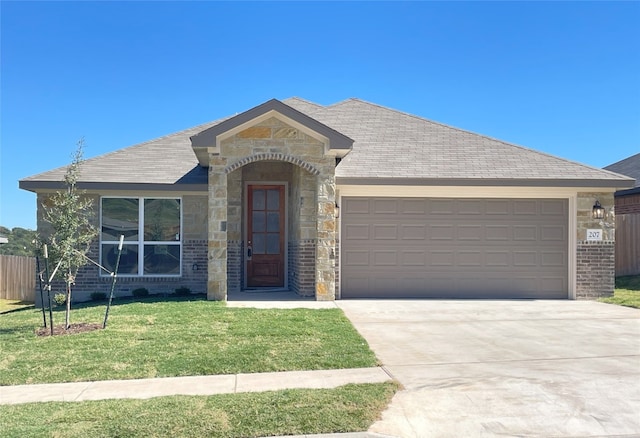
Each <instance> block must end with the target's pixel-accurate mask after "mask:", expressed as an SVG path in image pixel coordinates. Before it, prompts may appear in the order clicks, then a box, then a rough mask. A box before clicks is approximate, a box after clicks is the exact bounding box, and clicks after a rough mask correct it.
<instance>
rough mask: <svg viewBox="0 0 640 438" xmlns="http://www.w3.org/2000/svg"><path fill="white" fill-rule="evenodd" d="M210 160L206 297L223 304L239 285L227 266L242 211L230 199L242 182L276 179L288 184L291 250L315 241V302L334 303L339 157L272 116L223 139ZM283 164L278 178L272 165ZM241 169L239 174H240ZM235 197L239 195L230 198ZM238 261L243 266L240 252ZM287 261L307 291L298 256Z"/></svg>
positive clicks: (299, 282) (297, 284) (316, 141)
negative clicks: (237, 209) (230, 292)
mask: <svg viewBox="0 0 640 438" xmlns="http://www.w3.org/2000/svg"><path fill="white" fill-rule="evenodd" d="M209 162H210V164H209V255H208V260H209V278H208V286H207V290H208V292H207V296H208V298H209V299H214V300H225V299H226V298H227V291H228V289H227V288H228V287H231V284H236V282H234V281H231V278H230V276H231V275H236V274H235V272H236V271H237V270H236V268H233V267H229V266H228V263H227V261H228V260H229V259H230V257H229V247H230V242H231V241H234V240H240V241H242V240H241V239H234V238H231V237H230V236H229V234H230V233H232V231H231V230H232V229H231V227H237V226H238V224H241V223H242V213H240V214H239V215H238V214H235V213H233V212H232V211H231V210H230V209H228V208H227V205H228V204H227V200H228V199H229V198H232V199H237V198H238V196H237V193H236V187H238V184H237V183H238V181H241V182H244V181H261V180H272V181H288V182H289V193H288V196H289V202H290V204H289V205H290V207H289V220H290V221H292V220H293V221H294V222H293V223H290V229H289V234H290V235H289V243H290V247H289V251H294V253H295V252H296V251H298V249H299V248H302V246H304V247H305V248H306V247H308V245H309V242H311V241H313V242H314V243H313V244H314V245H315V263H314V271H315V272H314V276H313V278H315V281H314V283H315V284H314V290H315V296H316V299H318V300H332V299H334V298H335V254H334V253H335V218H334V205H335V178H334V175H335V159H334V158H333V157H331V156H328V155H325V151H324V145H323V144H322V143H321V142H320V141H318V140H316V139H314V138H312V137H310V136H308V135H306V134H305V133H303V132H302V131H300V130H299V129H296V128H294V127H291V126H288V125H286V124H285V123H283V122H281V121H280V120H278V119H277V118H273V117H272V118H270V119H268V120H265V121H263V122H261V123H259V124H257V125H255V126H252V127H249V128H247V129H245V130H244V131H241V132H239V133H237V134H235V135H234V136H232V137H230V138H227V139H225V140H223V141H222V142H221V152H220V154H219V155H218V154H210V155H209ZM282 165H285V166H286V170H282V171H279V172H276V173H277V175H275V176H274V174H273V173H271V171H269V169H270V168H271V169H273V168H274V167H273V166H276V167H278V166H282ZM298 168H299V170H297V169H298ZM283 169H284V168H283ZM239 171H240V172H241V176H238V175H240V174H238V172H239ZM263 172H267V173H270V175H265V174H264V173H263ZM292 191H293V192H292ZM240 192H241V193H242V184H240ZM233 193H236V195H234V196H233V197H232V194H233ZM292 193H294V195H292ZM229 205H230V204H229ZM296 206H298V209H296ZM292 212H294V213H292ZM310 212H312V213H313V214H311V213H310ZM291 227H292V228H291ZM301 245H302V246H301ZM292 248H293V249H292ZM306 251H307V250H306V249H305V252H306ZM298 253H299V251H298ZM240 258H241V261H240V264H241V265H242V263H243V262H242V254H241V256H240ZM229 263H230V261H229ZM287 263H288V265H289V267H290V270H291V271H290V273H289V278H288V280H289V281H295V282H296V283H295V284H296V286H295V287H301V288H303V289H306V287H303V286H302V285H303V284H306V283H307V282H308V281H307V280H306V279H307V278H309V276H308V275H307V274H306V273H304V275H302V274H303V273H302V272H301V271H298V270H296V269H298V268H300V267H304V266H305V264H300V263H298V261H297V258H296V257H294V258H292V257H291V256H290V257H289V260H287ZM303 270H304V269H303ZM293 273H295V276H296V277H298V278H300V277H301V276H302V277H304V278H305V279H304V281H301V280H299V279H296V280H292V277H294V275H292V274H293ZM290 287H294V285H290Z"/></svg>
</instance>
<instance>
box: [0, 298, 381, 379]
mask: <svg viewBox="0 0 640 438" xmlns="http://www.w3.org/2000/svg"><path fill="white" fill-rule="evenodd" d="M103 317H104V305H96V304H95V303H93V304H91V303H89V304H86V305H77V306H76V308H75V309H74V310H73V311H72V315H71V322H72V323H79V322H86V323H101V322H102V318H103ZM63 321H64V311H63V310H55V311H54V322H56V323H57V324H59V323H62V322H63ZM41 324H42V320H41V313H40V312H39V311H37V310H25V311H21V312H13V313H9V314H3V315H1V316H0V337H1V338H2V342H1V343H0V385H16V384H31V383H54V382H75V381H91V380H113V379H136V378H150V377H172V376H190V375H210V374H235V373H256V372H271V371H292V370H316V369H336V368H359V367H369V366H375V365H377V364H378V363H377V360H376V358H375V355H374V354H373V352H372V351H371V350H370V349H369V347H368V345H367V343H366V341H365V340H364V339H363V338H362V337H361V336H360V335H359V334H358V333H357V332H356V330H355V329H354V328H353V326H352V325H351V323H350V322H349V320H348V319H347V318H346V317H345V316H344V314H343V313H342V311H341V310H339V309H322V310H317V309H249V308H227V307H225V305H224V304H223V303H220V302H212V301H206V300H205V299H199V298H193V297H191V298H169V299H145V300H142V301H139V302H133V301H131V302H120V303H118V304H116V305H114V306H113V307H112V308H111V312H110V314H109V323H108V325H107V328H106V330H96V331H93V332H87V333H80V334H73V335H67V336H53V337H48V336H47V337H38V336H36V335H35V330H36V329H37V328H39V327H40V326H41Z"/></svg>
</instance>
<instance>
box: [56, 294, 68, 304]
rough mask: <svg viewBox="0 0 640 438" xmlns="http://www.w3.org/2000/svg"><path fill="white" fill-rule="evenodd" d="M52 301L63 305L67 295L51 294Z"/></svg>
mask: <svg viewBox="0 0 640 438" xmlns="http://www.w3.org/2000/svg"><path fill="white" fill-rule="evenodd" d="M53 302H54V303H55V304H56V306H64V305H65V303H66V302H67V295H66V294H55V295H54V296H53Z"/></svg>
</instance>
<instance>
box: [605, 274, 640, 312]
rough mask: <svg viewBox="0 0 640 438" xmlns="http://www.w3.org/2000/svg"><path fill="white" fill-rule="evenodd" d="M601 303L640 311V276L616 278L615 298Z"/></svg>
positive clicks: (606, 299)
mask: <svg viewBox="0 0 640 438" xmlns="http://www.w3.org/2000/svg"><path fill="white" fill-rule="evenodd" d="M600 301H602V302H604V303H609V304H618V305H620V306H627V307H635V308H637V309H640V275H630V276H627V277H618V278H616V288H615V291H614V293H613V296H612V297H609V298H602V299H601V300H600Z"/></svg>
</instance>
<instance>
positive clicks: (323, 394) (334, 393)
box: [0, 382, 398, 438]
mask: <svg viewBox="0 0 640 438" xmlns="http://www.w3.org/2000/svg"><path fill="white" fill-rule="evenodd" d="M397 389H398V387H397V384H395V383H392V382H388V383H381V384H362V385H346V386H342V387H339V388H336V389H332V390H324V389H314V390H299V389H296V390H286V391H270V392H260V393H244V394H233V395H229V394H227V395H216V396H209V397H200V396H199V397H192V396H172V397H158V398H153V399H149V400H101V401H90V402H79V403H73V402H71V403H63V402H50V403H30V404H24V405H5V406H0V418H3V425H2V429H3V431H2V436H3V437H7V438H9V437H16V438H18V437H20V438H21V437H26V436H28V437H58V436H64V437H68V438H73V437H82V438H93V437H95V438H98V437H101V438H102V437H138V436H144V437H171V438H176V437H201V436H211V437H257V436H274V435H302V434H318V433H337V432H358V431H363V430H367V429H368V428H369V426H370V425H371V424H372V423H373V422H374V421H375V420H376V419H377V418H379V416H380V414H381V412H382V411H383V410H384V409H385V408H386V406H387V404H388V403H389V402H390V401H391V397H392V396H393V394H394V392H395V391H396V390H397Z"/></svg>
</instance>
